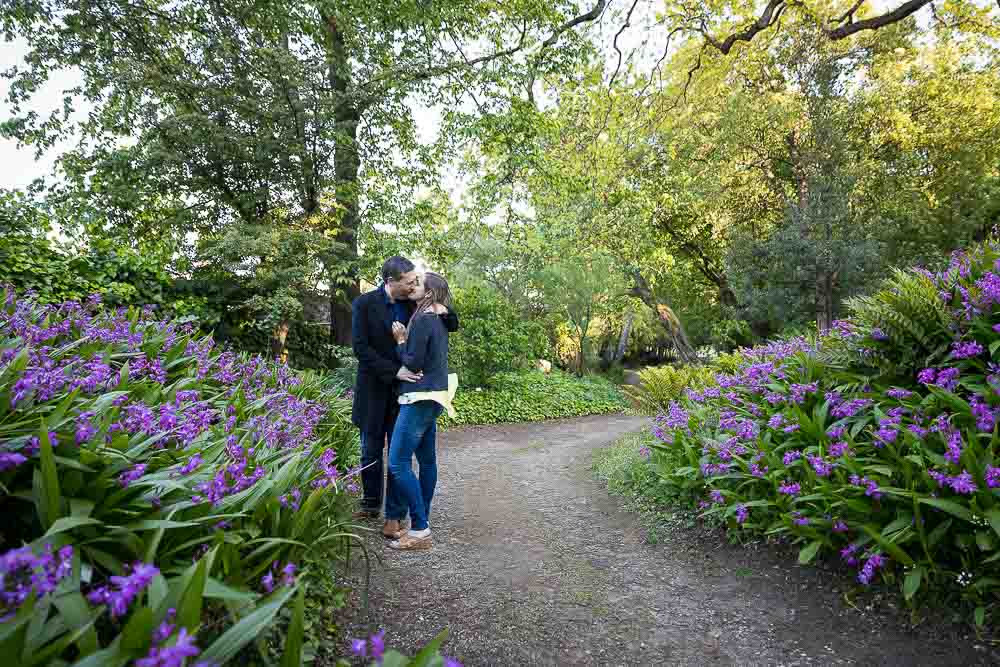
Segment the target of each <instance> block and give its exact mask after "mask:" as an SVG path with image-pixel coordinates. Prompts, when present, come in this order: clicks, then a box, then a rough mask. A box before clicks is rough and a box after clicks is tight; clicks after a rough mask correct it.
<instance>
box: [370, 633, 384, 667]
mask: <svg viewBox="0 0 1000 667" xmlns="http://www.w3.org/2000/svg"><path fill="white" fill-rule="evenodd" d="M368 643H369V644H371V656H372V658H374V659H375V660H376V661H381V660H382V656H383V655H385V630H379V631H378V632H376V633H375V634H373V635H372V636H371V637H369V638H368Z"/></svg>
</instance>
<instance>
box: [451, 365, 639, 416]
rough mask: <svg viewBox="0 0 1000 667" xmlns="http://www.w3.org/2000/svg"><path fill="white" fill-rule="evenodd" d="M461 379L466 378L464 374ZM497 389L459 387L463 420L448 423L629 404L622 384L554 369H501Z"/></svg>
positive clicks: (592, 411)
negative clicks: (512, 370) (545, 371)
mask: <svg viewBox="0 0 1000 667" xmlns="http://www.w3.org/2000/svg"><path fill="white" fill-rule="evenodd" d="M459 381H460V382H461V377H459ZM493 385H494V386H493V387H492V388H490V389H483V390H481V391H476V390H475V389H471V388H462V387H459V390H458V394H457V395H456V397H455V409H456V411H457V412H458V418H457V419H456V420H451V419H449V418H448V417H447V416H445V417H444V418H443V421H442V424H443V425H444V426H459V425H471V424H503V423H512V422H532V421H542V420H545V419H560V418H566V417H582V416H585V415H600V414H612V413H617V412H622V411H623V410H625V409H626V408H628V407H629V402H628V400H627V399H626V398H625V396H624V395H623V394H622V392H621V390H620V389H619V388H618V386H617V385H615V384H613V383H611V382H610V381H608V380H606V379H604V378H602V377H598V376H587V377H582V378H579V377H576V376H575V375H571V374H569V373H564V372H562V371H558V370H553V371H552V373H551V374H549V375H545V374H544V373H542V372H541V371H535V370H531V371H521V372H517V373H501V374H499V375H496V376H494V378H493Z"/></svg>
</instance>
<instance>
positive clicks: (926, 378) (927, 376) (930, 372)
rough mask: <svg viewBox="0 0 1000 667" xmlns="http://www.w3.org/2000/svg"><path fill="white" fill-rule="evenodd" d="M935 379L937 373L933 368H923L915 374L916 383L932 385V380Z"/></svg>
mask: <svg viewBox="0 0 1000 667" xmlns="http://www.w3.org/2000/svg"><path fill="white" fill-rule="evenodd" d="M936 377H937V371H936V370H934V369H933V368H925V369H923V370H922V371H920V372H919V373H917V382H919V383H920V384H934V378H936Z"/></svg>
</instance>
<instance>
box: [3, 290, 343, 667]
mask: <svg viewBox="0 0 1000 667" xmlns="http://www.w3.org/2000/svg"><path fill="white" fill-rule="evenodd" d="M341 391H342V390H341V389H339V388H338V390H337V391H336V393H332V392H330V391H328V390H324V389H323V388H322V386H321V385H320V383H319V382H318V381H317V378H316V377H315V376H299V375H297V374H296V373H294V372H293V371H291V370H290V369H289V368H288V367H287V366H284V365H282V364H278V363H274V362H269V361H266V360H265V359H263V358H261V357H250V356H247V355H241V354H236V353H234V352H229V351H222V350H218V349H215V346H214V343H213V340H212V339H211V338H210V337H204V336H200V335H197V334H195V332H194V328H193V327H192V326H190V325H182V324H178V323H177V322H175V321H171V320H169V319H164V320H159V319H156V318H155V317H154V313H153V311H151V310H148V309H147V310H145V311H139V310H131V311H126V310H124V309H117V310H114V309H104V308H102V307H101V306H100V303H99V299H98V298H92V299H90V300H88V301H86V302H84V303H80V302H66V303H63V304H61V305H41V304H37V303H35V302H34V301H33V300H32V299H31V297H30V296H27V297H25V296H19V295H18V294H17V293H16V292H15V291H14V290H13V289H12V288H10V287H8V288H6V289H5V290H4V291H3V306H2V308H0V441H2V443H3V445H2V447H3V451H2V452H0V484H2V487H0V488H2V492H3V493H2V495H0V507H2V511H3V512H4V515H5V516H6V517H8V520H7V521H6V522H5V528H4V531H3V550H4V551H3V554H2V556H0V569H2V579H0V581H2V592H0V605H2V607H0V616H2V617H3V624H2V626H0V644H2V648H3V654H4V655H7V656H15V657H16V659H17V660H21V661H23V663H24V664H58V663H60V662H62V663H65V662H74V661H75V662H76V663H79V664H86V665H91V664H94V665H104V664H125V663H126V662H127V661H130V660H136V661H138V662H137V663H136V664H143V665H158V664H180V662H179V661H180V660H182V659H183V658H191V659H192V660H194V659H197V660H201V661H207V662H208V663H214V664H223V663H225V662H226V661H228V660H230V659H232V658H233V657H234V656H236V655H237V654H238V653H239V652H240V651H241V650H245V649H246V650H249V649H247V647H248V645H250V644H251V643H253V642H254V641H256V640H257V639H258V636H259V635H261V634H262V631H263V630H264V629H265V628H267V627H268V626H269V624H271V623H272V622H273V620H274V618H275V617H276V615H277V613H278V612H279V610H280V609H282V608H283V607H285V606H287V605H290V604H291V605H293V608H292V615H291V620H290V625H289V627H288V629H287V637H286V639H285V641H284V648H283V650H282V653H283V654H284V656H285V657H284V658H283V660H284V662H285V664H298V661H299V658H300V656H301V652H302V644H303V631H302V626H303V609H304V594H305V589H306V586H307V584H306V581H308V573H309V570H310V568H311V567H314V565H313V564H314V563H315V562H317V561H319V562H321V563H322V564H323V567H329V559H336V558H342V557H343V554H344V550H345V548H346V547H347V545H348V543H349V542H350V541H351V540H354V539H356V536H355V535H353V534H352V533H351V531H350V527H349V525H348V522H347V518H346V516H347V510H348V508H349V506H350V496H349V492H350V491H351V490H352V487H353V485H354V483H355V482H354V479H355V471H354V470H353V469H352V468H351V465H350V462H351V461H352V460H353V458H354V457H355V456H356V454H355V447H356V444H355V442H354V435H353V430H352V429H351V428H350V424H349V422H348V420H347V419H346V416H347V410H348V409H349V408H348V405H347V403H346V402H345V401H343V400H340V399H339V398H338V396H339V394H340V393H341ZM172 660H176V662H171V661H172Z"/></svg>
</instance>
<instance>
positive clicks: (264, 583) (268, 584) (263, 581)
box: [260, 570, 274, 593]
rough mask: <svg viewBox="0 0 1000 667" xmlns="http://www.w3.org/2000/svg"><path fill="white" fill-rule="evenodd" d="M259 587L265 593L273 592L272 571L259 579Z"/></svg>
mask: <svg viewBox="0 0 1000 667" xmlns="http://www.w3.org/2000/svg"><path fill="white" fill-rule="evenodd" d="M260 587H261V588H263V589H264V592H265V593H270V592H271V591H273V590H274V572H273V571H272V570H268V571H267V574H265V575H264V576H263V577H261V578H260Z"/></svg>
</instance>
